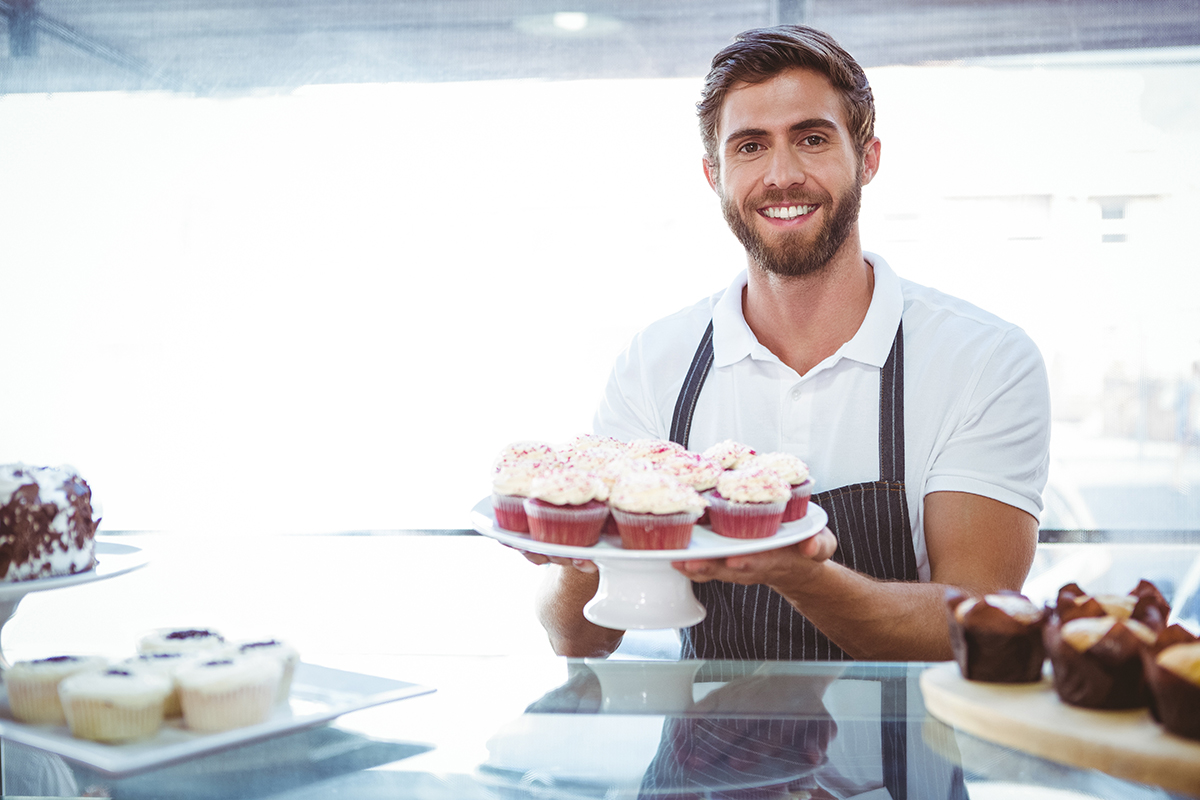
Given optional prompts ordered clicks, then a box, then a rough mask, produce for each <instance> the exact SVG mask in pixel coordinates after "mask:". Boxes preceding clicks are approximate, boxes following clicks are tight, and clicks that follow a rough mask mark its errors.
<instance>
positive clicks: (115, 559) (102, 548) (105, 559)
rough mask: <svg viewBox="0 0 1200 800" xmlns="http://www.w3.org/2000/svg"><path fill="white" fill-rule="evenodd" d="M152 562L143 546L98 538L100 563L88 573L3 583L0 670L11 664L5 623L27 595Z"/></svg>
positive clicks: (114, 574)
mask: <svg viewBox="0 0 1200 800" xmlns="http://www.w3.org/2000/svg"><path fill="white" fill-rule="evenodd" d="M148 563H150V560H149V559H148V558H146V555H145V554H144V553H143V552H142V550H141V548H140V547H134V546H132V545H128V544H117V543H116V542H101V541H97V542H96V566H95V567H93V568H92V569H90V570H88V571H87V572H78V573H76V574H74V575H61V576H58V577H55V578H38V579H36V580H31V581H17V582H15V583H5V584H0V671H2V670H6V669H8V667H9V663H8V659H7V658H6V657H5V656H4V651H3V637H4V626H5V624H7V623H8V621H9V620H10V619H12V618H13V615H14V614H16V613H17V606H18V605H20V603H21V600H23V599H24V598H25V595H27V594H32V593H33V592H48V591H52V590H54V589H65V588H67V587H68V586H80V585H82V584H85V583H95V582H96V581H103V580H108V579H109V578H115V577H117V576H118V575H124V574H125V573H127V572H133V571H134V570H135V569H141V568H142V567H144V566H146V564H148Z"/></svg>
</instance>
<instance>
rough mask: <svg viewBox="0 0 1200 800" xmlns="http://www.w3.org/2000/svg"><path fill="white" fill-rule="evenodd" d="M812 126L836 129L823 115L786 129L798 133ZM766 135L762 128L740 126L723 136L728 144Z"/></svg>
mask: <svg viewBox="0 0 1200 800" xmlns="http://www.w3.org/2000/svg"><path fill="white" fill-rule="evenodd" d="M814 128H820V129H822V130H832V131H836V130H837V123H836V122H834V121H833V120H831V119H826V118H824V117H813V118H812V119H804V120H801V121H799V122H797V123H796V124H795V125H793V126H791V127H790V128H788V130H789V131H790V132H792V133H798V132H800V131H807V130H812V129H814ZM766 135H767V131H766V130H764V129H763V128H741V129H739V130H736V131H734V132H733V133H731V134H729V135H728V136H727V137H725V144H726V145H729V144H732V143H734V142H740V141H741V140H742V139H752V138H754V137H756V136H766Z"/></svg>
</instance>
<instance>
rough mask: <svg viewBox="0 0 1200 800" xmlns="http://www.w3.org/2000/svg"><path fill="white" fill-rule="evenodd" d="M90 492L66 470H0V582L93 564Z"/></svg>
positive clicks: (23, 467) (77, 569) (93, 522)
mask: <svg viewBox="0 0 1200 800" xmlns="http://www.w3.org/2000/svg"><path fill="white" fill-rule="evenodd" d="M99 522H100V520H99V518H98V517H95V516H94V515H93V511H92V490H91V488H90V487H89V486H88V485H87V482H86V481H85V480H83V478H81V477H79V474H78V473H77V472H76V471H75V470H74V469H72V468H71V467H31V466H29V465H27V464H4V465H0V582H7V583H11V582H14V581H27V580H33V579H35V578H49V577H52V576H56V575H70V574H73V573H76V572H86V571H87V570H89V569H91V568H92V567H93V566H94V565H95V549H96V543H95V535H96V526H97V524H99Z"/></svg>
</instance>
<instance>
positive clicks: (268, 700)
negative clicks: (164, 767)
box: [179, 681, 278, 732]
mask: <svg viewBox="0 0 1200 800" xmlns="http://www.w3.org/2000/svg"><path fill="white" fill-rule="evenodd" d="M277 689H278V683H277V682H276V681H269V682H266V681H264V682H262V683H259V684H255V685H251V686H240V687H237V688H234V689H227V690H224V691H217V692H212V691H203V690H200V689H188V688H186V687H180V689H179V702H180V705H182V706H183V721H184V724H185V725H187V727H188V728H189V729H191V730H195V731H208V732H212V731H226V730H230V729H232V728H244V727H246V726H247V725H256V724H258V723H260V722H264V721H265V720H266V719H267V718H268V717H269V716H270V715H271V710H272V709H273V708H274V706H275V699H276V691H277Z"/></svg>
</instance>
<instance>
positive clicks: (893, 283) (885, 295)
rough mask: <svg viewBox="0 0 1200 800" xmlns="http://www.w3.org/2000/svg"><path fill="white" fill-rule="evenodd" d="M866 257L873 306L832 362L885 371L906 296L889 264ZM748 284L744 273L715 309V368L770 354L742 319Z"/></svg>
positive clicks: (871, 254) (879, 258)
mask: <svg viewBox="0 0 1200 800" xmlns="http://www.w3.org/2000/svg"><path fill="white" fill-rule="evenodd" d="M863 257H864V258H866V260H867V263H869V264H870V265H871V266H872V267H873V268H874V270H875V290H874V292H873V293H872V294H871V305H870V306H869V307H868V308H867V316H866V317H865V318H864V319H863V322H862V325H861V326H859V329H858V332H857V333H855V334H854V337H853V338H852V339H851V340H850V341H848V342H846V343H845V344H844V345H842V346H841V348H839V349H838V352H837V353H836V354H835V355H834V356H833V357H832V358H831V359H829V362H830V363H833V362H836V361H837V360H838V359H839V358H849V359H851V360H854V361H860V362H862V363H864V364H869V365H871V366H874V367H882V366H883V364H884V362H885V361H887V357H888V353H889V352H890V351H891V349H892V339H894V338H895V336H896V328H897V327H899V325H900V317H901V315H902V314H903V313H904V295H903V293H902V291H901V288H900V278H899V277H898V276H897V275H896V273H895V272H893V271H892V268H891V267H889V266H888V264H887V262H886V261H884V260H883V259H882V258H881V257H879V256H877V255H875V254H874V253H863ZM747 280H748V277H747V272H746V270H742V271H741V272H740V273H738V275H737V277H735V278H734V279H733V283H731V284H730V285H729V288H728V289H726V290H725V293H724V294H723V295H721V297H720V299H718V300H717V302H716V305H714V306H713V366H716V367H727V366H729V365H731V364H735V363H737V362H738V361H741V360H742V359H743V358H746V357H747V356H758V355H760V353H761V354H766V353H767V351H766V349H765V348H764V347H763V346H762V345H761V344H759V343H758V340H757V339H756V338H755V337H754V332H753V331H751V330H750V326H749V325H747V324H746V318H745V317H744V316H742V290H743V289H744V288H745V287H746V283H747Z"/></svg>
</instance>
